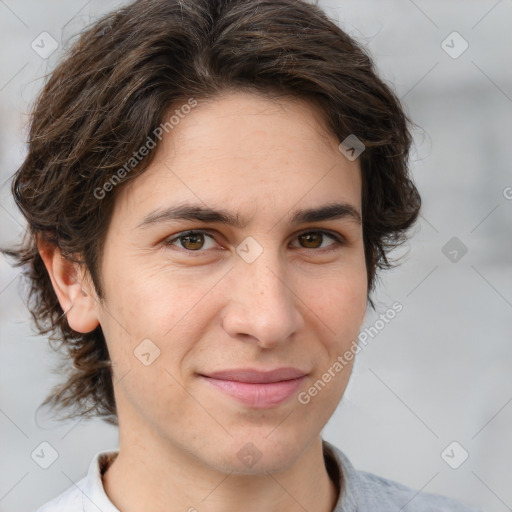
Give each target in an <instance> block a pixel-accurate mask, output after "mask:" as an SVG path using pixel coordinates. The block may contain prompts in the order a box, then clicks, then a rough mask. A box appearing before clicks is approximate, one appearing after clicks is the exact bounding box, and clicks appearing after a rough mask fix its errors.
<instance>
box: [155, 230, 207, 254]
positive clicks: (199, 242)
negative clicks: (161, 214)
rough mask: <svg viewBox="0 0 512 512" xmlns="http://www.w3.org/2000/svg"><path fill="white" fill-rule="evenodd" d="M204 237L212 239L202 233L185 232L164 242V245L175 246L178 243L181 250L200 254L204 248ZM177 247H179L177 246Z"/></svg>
mask: <svg viewBox="0 0 512 512" xmlns="http://www.w3.org/2000/svg"><path fill="white" fill-rule="evenodd" d="M206 237H208V238H210V239H212V240H213V237H212V236H211V235H209V234H208V233H205V232H203V231H185V232H183V233H182V234H180V235H179V236H175V237H173V238H171V239H170V240H166V241H165V242H164V244H165V245H175V242H177V241H179V243H180V245H181V248H182V249H185V250H187V251H189V252H200V251H201V249H203V248H204V245H205V241H206ZM178 247H179V246H178Z"/></svg>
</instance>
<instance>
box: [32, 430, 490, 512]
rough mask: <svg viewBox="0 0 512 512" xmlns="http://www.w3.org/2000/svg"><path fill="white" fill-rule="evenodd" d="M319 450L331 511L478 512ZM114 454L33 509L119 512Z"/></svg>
mask: <svg viewBox="0 0 512 512" xmlns="http://www.w3.org/2000/svg"><path fill="white" fill-rule="evenodd" d="M323 449H324V459H325V464H326V467H327V471H328V472H329V475H330V477H331V479H332V480H333V481H334V482H335V483H336V486H337V488H338V494H339V497H338V501H337V503H336V506H335V507H334V510H333V512H482V511H480V510H478V509H476V508H471V507H468V506H466V505H464V504H462V503H460V502H458V501H456V500H454V499H451V498H446V497H444V496H440V495H438V494H431V493H422V492H418V491H415V490H414V489H411V488H409V487H406V486H405V485H402V484H399V483H397V482H394V481H392V480H387V479H386V478H382V477H380V476H377V475H374V474H372V473H367V472H365V471H358V470H356V469H355V468H354V466H352V464H351V462H350V461H349V460H348V458H347V456H346V455H345V454H344V453H343V452H342V451H341V450H339V449H338V448H337V447H336V446H334V445H332V444H331V443H329V442H327V441H325V440H324V441H323ZM117 453H118V451H117V450H116V449H111V450H107V451H103V452H99V453H97V454H96V455H95V456H94V457H93V459H92V461H91V464H90V466H89V471H88V472H87V475H86V476H85V477H84V478H82V479H81V480H80V481H79V482H77V483H76V484H75V485H72V486H71V487H69V488H68V489H66V490H65V491H64V492H63V493H62V494H60V495H59V496H57V497H56V498H54V499H52V500H51V501H49V502H48V503H46V504H45V505H43V506H41V507H40V508H38V509H37V511H36V512H98V510H101V512H119V510H118V509H117V508H116V507H115V506H114V505H113V504H112V502H111V501H110V500H109V498H108V496H107V495H106V493H105V489H104V488H103V482H102V475H103V473H104V472H105V470H106V469H107V467H108V465H109V464H110V463H111V461H112V460H113V459H114V458H115V457H116V456H117ZM340 489H341V493H340ZM311 512H316V511H311Z"/></svg>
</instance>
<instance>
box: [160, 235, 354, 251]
mask: <svg viewBox="0 0 512 512" xmlns="http://www.w3.org/2000/svg"><path fill="white" fill-rule="evenodd" d="M197 234H201V235H207V236H209V237H210V238H214V237H213V235H211V234H210V232H208V231H206V230H200V229H191V230H189V231H182V232H181V233H178V234H177V236H173V237H172V238H167V239H166V240H164V242H163V245H164V246H172V245H173V243H174V242H175V241H177V240H180V239H181V238H185V237H186V236H189V235H197ZM306 234H321V235H325V236H327V237H329V238H330V239H331V240H334V242H335V243H333V244H331V245H330V246H328V247H324V248H323V249H318V248H317V249H314V248H311V249H309V250H312V251H318V252H323V253H328V252H330V251H334V250H337V249H339V248H340V247H342V246H344V245H346V243H347V242H346V240H345V238H344V237H343V236H341V235H336V234H334V233H332V232H331V231H325V230H321V229H317V230H307V231H302V232H301V233H298V234H297V235H296V238H298V237H299V236H301V235H306ZM178 249H180V250H181V251H184V252H186V253H188V254H190V255H193V256H196V255H200V254H201V253H204V252H205V250H203V249H198V250H196V251H193V250H191V249H185V248H183V247H178ZM301 249H306V250H308V247H301ZM206 250H208V249H206ZM194 253H197V254H194Z"/></svg>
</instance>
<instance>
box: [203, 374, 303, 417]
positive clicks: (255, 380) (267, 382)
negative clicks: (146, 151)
mask: <svg viewBox="0 0 512 512" xmlns="http://www.w3.org/2000/svg"><path fill="white" fill-rule="evenodd" d="M200 377H201V378H202V379H204V380H205V382H208V383H209V384H211V385H212V386H215V387H216V388H217V389H219V390H220V391H223V392H224V393H226V394H228V395H230V396H232V397H233V398H236V399H237V400H239V401H240V402H243V403H245V404H247V405H249V406H251V407H253V408H256V409H264V408H268V407H274V406H277V405H279V404H281V403H282V402H284V401H285V400H286V399H287V398H289V397H290V396H291V395H292V394H294V393H295V392H296V391H297V390H298V389H299V387H300V385H301V384H302V382H303V381H304V380H305V378H306V372H303V371H301V370H298V369H297V368H279V369H277V370H273V371H270V372H260V371H257V370H252V369H240V370H227V371H222V372H214V373H211V374H209V375H200Z"/></svg>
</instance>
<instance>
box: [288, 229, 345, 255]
mask: <svg viewBox="0 0 512 512" xmlns="http://www.w3.org/2000/svg"><path fill="white" fill-rule="evenodd" d="M325 237H328V238H330V239H331V240H334V243H331V244H329V245H328V246H327V247H326V246H324V247H320V246H321V245H322V242H323V241H324V240H325ZM297 239H298V240H300V241H301V243H303V244H306V245H305V246H303V248H304V249H326V250H328V251H330V250H333V249H336V248H338V247H339V246H340V245H344V243H345V242H344V240H343V239H342V237H341V236H340V235H334V233H330V232H329V231H305V232H303V233H300V234H299V235H297Z"/></svg>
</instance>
